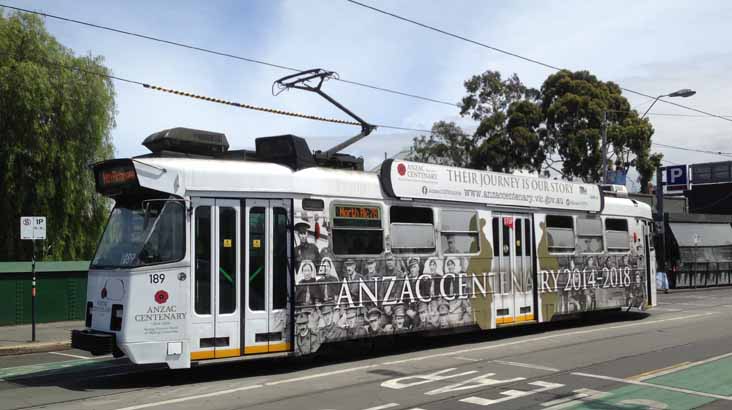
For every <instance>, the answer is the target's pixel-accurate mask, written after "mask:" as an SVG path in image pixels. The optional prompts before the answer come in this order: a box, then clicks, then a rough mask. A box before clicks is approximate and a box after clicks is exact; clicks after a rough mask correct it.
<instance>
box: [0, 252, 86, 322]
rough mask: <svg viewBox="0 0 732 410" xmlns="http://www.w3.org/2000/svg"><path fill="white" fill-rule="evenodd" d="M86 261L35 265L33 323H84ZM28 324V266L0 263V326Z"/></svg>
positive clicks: (15, 263) (29, 286) (29, 296)
mask: <svg viewBox="0 0 732 410" xmlns="http://www.w3.org/2000/svg"><path fill="white" fill-rule="evenodd" d="M88 270H89V262H88V261H74V262H37V263H36V279H37V282H36V309H37V310H36V321H37V323H45V322H57V321H62V320H84V309H85V306H86V277H87V271H88ZM30 322H31V263H30V262H0V326H6V325H21V324H26V323H30Z"/></svg>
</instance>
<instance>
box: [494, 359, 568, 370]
mask: <svg viewBox="0 0 732 410" xmlns="http://www.w3.org/2000/svg"><path fill="white" fill-rule="evenodd" d="M493 362H494V363H498V364H505V365H507V366H517V367H526V368H527V369H537V370H546V371H549V372H558V371H559V369H555V368H553V367H546V366H540V365H538V364H529V363H519V362H507V361H505V360H493Z"/></svg>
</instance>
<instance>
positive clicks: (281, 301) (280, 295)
mask: <svg viewBox="0 0 732 410" xmlns="http://www.w3.org/2000/svg"><path fill="white" fill-rule="evenodd" d="M273 211H274V227H273V229H272V232H273V234H274V235H273V237H272V307H273V308H274V309H282V308H284V307H285V306H287V276H288V270H289V267H290V263H289V258H288V257H287V248H288V246H287V245H288V240H287V210H286V209H285V208H279V207H277V208H273Z"/></svg>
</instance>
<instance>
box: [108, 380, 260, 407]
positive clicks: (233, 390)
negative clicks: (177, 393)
mask: <svg viewBox="0 0 732 410" xmlns="http://www.w3.org/2000/svg"><path fill="white" fill-rule="evenodd" d="M259 387H262V385H261V384H253V385H251V386H244V387H237V388H235V389H229V390H221V391H216V392H213V393H205V394H197V395H194V396H186V397H180V398H177V399H170V400H163V401H157V402H153V403H146V404H138V405H137V406H130V407H123V408H121V409H117V410H139V409H147V408H150V407H157V406H165V405H168V404H175V403H182V402H186V401H190V400H197V399H203V398H206V397H215V396H221V395H222V394H229V393H236V392H240V391H245V390H252V389H257V388H259Z"/></svg>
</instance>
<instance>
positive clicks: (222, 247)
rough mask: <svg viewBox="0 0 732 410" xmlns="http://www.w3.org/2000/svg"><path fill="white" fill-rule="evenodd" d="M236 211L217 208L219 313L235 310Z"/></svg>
mask: <svg viewBox="0 0 732 410" xmlns="http://www.w3.org/2000/svg"><path fill="white" fill-rule="evenodd" d="M237 246H238V244H237V242H236V210H235V209H234V208H230V207H222V208H219V313H233V312H234V311H235V310H236V249H237Z"/></svg>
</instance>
